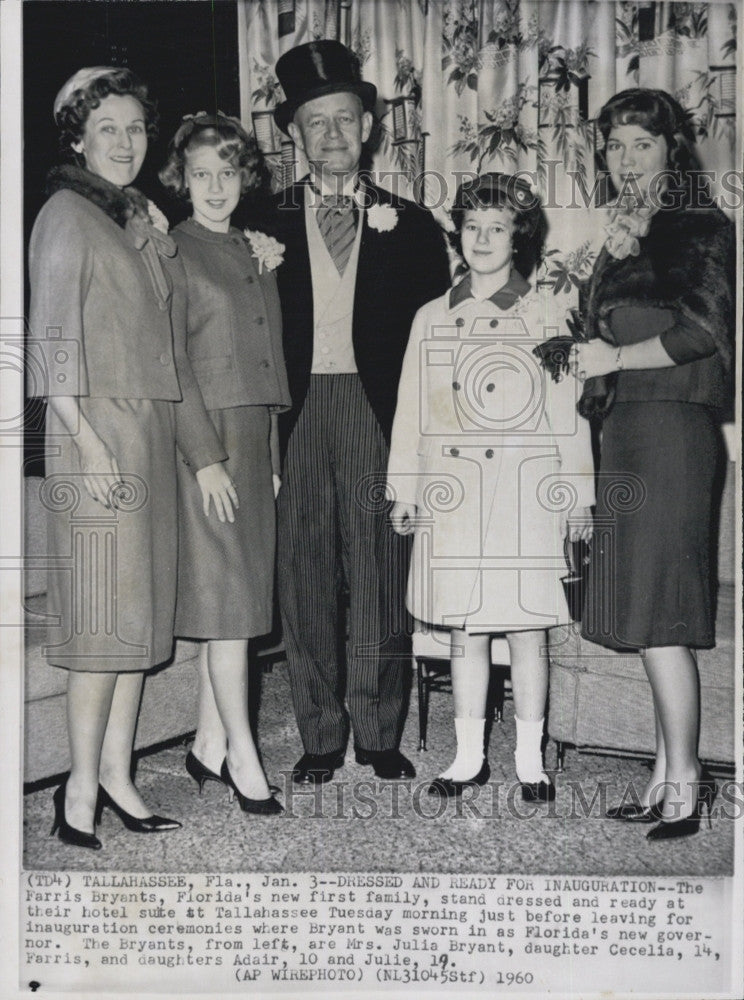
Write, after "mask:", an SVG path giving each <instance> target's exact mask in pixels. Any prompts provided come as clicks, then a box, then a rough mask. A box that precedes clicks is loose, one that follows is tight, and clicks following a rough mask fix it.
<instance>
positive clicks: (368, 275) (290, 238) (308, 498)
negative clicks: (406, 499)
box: [274, 40, 449, 783]
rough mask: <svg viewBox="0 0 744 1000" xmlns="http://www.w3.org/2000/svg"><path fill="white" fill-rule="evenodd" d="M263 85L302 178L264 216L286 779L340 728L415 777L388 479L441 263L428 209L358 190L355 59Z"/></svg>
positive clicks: (367, 91) (334, 46) (294, 67)
mask: <svg viewBox="0 0 744 1000" xmlns="http://www.w3.org/2000/svg"><path fill="white" fill-rule="evenodd" d="M276 73H277V76H278V78H279V82H280V83H281V84H282V87H283V88H284V93H285V97H286V100H285V101H284V102H283V103H282V104H280V105H279V106H278V107H277V108H276V109H275V112H274V114H275V119H276V122H277V125H278V126H279V128H281V129H282V130H283V131H284V132H285V133H288V134H289V135H290V136H291V137H292V139H293V140H294V142H295V144H296V145H297V146H298V147H299V149H301V150H302V151H303V152H304V154H305V156H306V158H307V160H308V163H309V167H310V173H309V176H307V177H305V178H304V179H303V180H302V181H301V182H300V183H299V184H295V185H292V186H291V187H289V188H287V189H286V190H285V191H283V192H281V193H280V195H279V196H278V197H277V200H276V204H275V209H276V211H275V215H274V225H275V227H276V232H275V235H276V236H277V238H278V239H279V240H281V242H282V243H283V244H284V245H285V252H284V263H283V264H282V265H281V267H279V268H278V269H277V280H278V284H279V293H280V296H281V301H282V313H283V323H284V353H285V358H286V364H287V375H288V378H289V387H290V395H291V397H292V407H291V409H290V410H289V411H288V412H287V413H283V414H280V416H279V433H280V440H281V445H282V452H283V455H284V462H283V472H282V488H281V490H280V492H279V497H278V501H277V503H278V585H279V602H280V607H281V613H282V625H283V633H284V641H285V646H286V652H287V660H288V664H289V676H290V683H291V688H292V698H293V702H294V709H295V714H296V716H297V723H298V726H299V729H300V734H301V736H302V742H303V745H304V749H305V753H304V754H303V756H302V758H301V759H300V760H299V761H298V762H297V764H296V765H295V768H294V772H293V777H294V780H295V781H296V782H299V783H317V782H322V781H327V780H329V779H330V778H331V777H333V773H334V771H335V769H336V768H338V767H340V766H341V765H342V764H343V762H344V753H345V749H346V743H347V739H348V736H349V722H351V727H352V729H353V732H354V748H355V752H356V759H357V761H358V762H359V763H361V764H366V765H370V766H371V767H372V768H373V769H374V771H375V774H376V775H377V776H378V777H381V778H386V779H394V778H412V777H415V771H414V768H413V765H412V764H411V762H410V761H409V760H407V759H406V757H404V756H403V754H402V753H401V752H400V751H399V749H398V745H399V741H400V736H401V731H402V728H403V722H404V718H403V712H404V684H403V681H404V677H405V674H406V670H407V668H408V667H409V665H410V663H409V659H408V656H409V654H410V641H409V636H408V634H407V633H408V631H409V629H408V628H407V624H406V623H407V616H406V612H405V609H404V602H403V597H404V587H405V581H406V576H407V572H408V548H407V547H406V546H405V543H404V540H403V539H400V537H399V536H396V535H395V534H394V533H393V531H392V529H391V526H390V523H389V520H388V512H389V504H388V503H387V501H386V500H385V495H384V480H385V470H386V467H387V455H388V444H389V437H390V429H391V425H392V419H393V415H394V412H395V403H396V395H397V389H398V380H399V377H400V369H401V364H402V360H403V355H404V352H405V348H406V343H407V341H408V334H409V331H410V328H411V322H412V320H413V317H414V314H415V313H416V311H417V309H418V308H419V307H420V306H421V305H423V303H424V302H428V301H429V300H430V299H433V298H436V297H437V296H439V295H441V294H442V293H443V292H444V291H445V289H446V288H447V286H448V283H449V270H448V264H447V254H446V251H445V248H444V239H443V236H442V233H441V230H440V229H439V227H438V226H437V224H436V223H435V221H434V219H433V217H432V216H431V215H430V213H429V212H427V211H425V210H423V209H421V208H419V207H418V206H417V205H414V204H413V203H412V202H410V201H406V200H404V199H401V198H398V197H394V196H393V195H392V194H390V193H389V192H387V191H384V190H382V189H381V188H378V187H376V186H375V185H373V184H371V183H369V181H368V180H366V179H363V178H362V177H360V174H359V162H360V157H361V155H362V147H363V145H364V143H365V142H366V141H367V139H368V138H369V134H370V130H371V128H372V122H373V119H372V109H373V107H374V104H375V101H376V98H377V92H376V89H375V87H374V86H373V85H372V84H371V83H368V82H365V81H364V80H362V79H361V77H360V73H359V66H358V62H357V60H356V57H355V56H354V54H353V53H352V52H351V51H350V50H349V49H347V48H346V47H345V46H344V45H342V44H341V43H340V42H336V41H331V40H323V41H316V42H310V43H308V44H305V45H300V46H297V47H296V48H294V49H291V50H290V51H288V52H286V53H285V54H284V55H283V56H282V57H281V58H280V59H279V60H278V62H277V64H276ZM401 542H403V544H401ZM342 581H345V583H346V587H347V589H348V601H349V603H348V618H347V620H346V626H347V630H348V631H347V643H346V657H345V662H346V670H345V679H344V676H343V674H344V670H343V662H344V657H343V655H341V650H342V649H343V642H344V635H343V632H344V620H345V619H344V615H343V614H342V613H339V603H340V601H339V596H340V590H341V582H342ZM344 689H345V694H346V703H347V704H348V712H347V709H346V707H345V704H344Z"/></svg>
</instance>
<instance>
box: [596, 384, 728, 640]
mask: <svg viewBox="0 0 744 1000" xmlns="http://www.w3.org/2000/svg"><path fill="white" fill-rule="evenodd" d="M717 453H718V430H717V423H716V419H715V411H713V410H711V409H709V408H708V407H706V406H699V405H695V404H692V403H682V402H673V401H669V402H666V401H665V402H627V403H616V404H615V406H614V407H613V409H612V411H611V412H610V414H609V416H608V417H607V418H606V420H605V422H604V426H603V434H602V456H601V462H600V472H599V481H598V489H597V511H596V520H595V533H594V540H593V542H592V560H591V565H590V571H589V580H588V586H587V595H586V601H585V605H584V615H583V620H582V635H583V636H584V637H585V638H587V639H591V640H592V642H596V643H599V644H600V645H602V646H607V647H609V648H611V649H620V648H643V647H656V646H688V647H710V646H712V645H713V644H714V641H715V639H714V623H713V600H712V588H711V568H710V559H711V520H712V510H711V508H712V492H713V480H714V475H715V469H716V462H717Z"/></svg>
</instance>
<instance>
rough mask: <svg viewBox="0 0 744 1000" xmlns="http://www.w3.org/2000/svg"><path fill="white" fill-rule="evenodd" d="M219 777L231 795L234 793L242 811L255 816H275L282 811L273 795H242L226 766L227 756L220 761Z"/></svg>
mask: <svg viewBox="0 0 744 1000" xmlns="http://www.w3.org/2000/svg"><path fill="white" fill-rule="evenodd" d="M220 777H221V778H222V781H223V782H224V784H226V785H227V787H228V788H229V789H230V792H231V793H232V795H234V796H235V798H236V799H237V800H238V805H239V806H240V808H241V809H242V810H243V812H245V813H254V814H255V815H256V816H276V815H278V814H279V813H281V812H284V809H283V807H282V805H281V804H280V803H279V802H277V801H276V799H275V798H274V796H273V795H269V797H268V798H267V799H249V798H248V796H247V795H243V793H242V792H241V791H240V789H239V788H238V786H237V785H236V784H235V782H234V781H233V778H232V775H231V774H230V769H229V767H228V766H227V758H225V760H223V762H222V770H221V771H220ZM232 795H231V797H232Z"/></svg>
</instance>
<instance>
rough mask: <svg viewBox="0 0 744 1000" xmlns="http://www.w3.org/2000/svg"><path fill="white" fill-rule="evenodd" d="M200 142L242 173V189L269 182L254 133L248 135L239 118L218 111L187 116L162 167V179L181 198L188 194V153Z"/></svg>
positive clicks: (253, 187)
mask: <svg viewBox="0 0 744 1000" xmlns="http://www.w3.org/2000/svg"><path fill="white" fill-rule="evenodd" d="M200 146H212V147H213V148H214V149H216V150H217V153H218V155H219V156H220V157H221V158H222V159H223V160H227V161H228V162H229V163H231V164H232V165H233V166H234V167H235V168H236V169H238V170H239V171H240V174H241V192H242V193H243V194H245V193H246V191H255V190H258V189H260V188H262V187H264V186H265V185H267V183H268V169H267V167H266V164H265V161H264V157H263V153H262V152H261V150H260V149H259V146H258V143H257V142H256V139H255V138H254V136H252V135H249V134H248V133H247V132H246V131H245V129H244V128H243V126H242V125H241V123H240V122H239V121H238V119H237V118H231V117H229V116H228V115H223V114H222V112H221V111H218V112H217V114H216V115H208V114H199V115H196V116H193V117H189V118H187V119H186V120H184V122H183V124H182V125H181V127H180V128H179V129H178V131H177V132H176V134H175V135H174V136H173V138H172V139H171V141H170V145H169V147H168V159H167V160H166V161H165V164H164V166H163V168H162V169H161V170H160V172H159V174H158V177H159V178H160V183H161V184H163V185H164V186H165V187H167V188H169V189H170V191H172V192H173V193H174V194H175V195H177V196H178V197H180V198H188V196H189V191H188V187H187V185H186V179H185V176H184V167H185V165H186V154H187V153H189V152H192V151H193V150H195V149H198V148H199V147H200Z"/></svg>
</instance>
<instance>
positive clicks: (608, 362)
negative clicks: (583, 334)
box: [568, 337, 618, 382]
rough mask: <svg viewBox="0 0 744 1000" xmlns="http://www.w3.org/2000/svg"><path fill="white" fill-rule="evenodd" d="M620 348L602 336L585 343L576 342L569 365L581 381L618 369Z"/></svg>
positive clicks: (573, 373) (572, 372)
mask: <svg viewBox="0 0 744 1000" xmlns="http://www.w3.org/2000/svg"><path fill="white" fill-rule="evenodd" d="M617 355H618V349H617V347H615V346H614V345H613V344H608V343H607V341H606V340H602V339H601V338H600V337H597V338H595V339H594V340H588V341H586V343H584V344H574V346H573V347H572V348H571V353H570V355H569V360H568V367H569V370H570V372H571V374H572V375H574V376H575V377H576V378H577V379H578V380H579V381H580V382H583V381H584V380H585V379H588V378H596V377H597V376H599V375H607V374H608V373H609V372H616V371H617V370H618V362H617Z"/></svg>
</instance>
